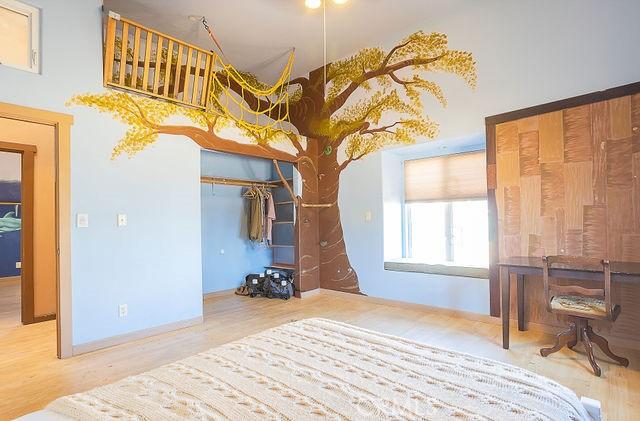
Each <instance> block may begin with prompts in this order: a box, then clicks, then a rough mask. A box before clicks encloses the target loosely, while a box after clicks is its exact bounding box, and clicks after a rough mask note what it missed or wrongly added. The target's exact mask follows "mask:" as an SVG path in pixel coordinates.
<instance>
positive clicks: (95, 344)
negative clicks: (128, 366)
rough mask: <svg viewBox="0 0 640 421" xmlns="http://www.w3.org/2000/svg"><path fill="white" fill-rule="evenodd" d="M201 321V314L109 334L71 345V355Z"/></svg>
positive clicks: (189, 325) (194, 324)
mask: <svg viewBox="0 0 640 421" xmlns="http://www.w3.org/2000/svg"><path fill="white" fill-rule="evenodd" d="M202 322H203V318H202V316H198V317H194V318H192V319H186V320H180V321H178V322H173V323H167V324H164V325H160V326H154V327H150V328H148V329H142V330H136V331H135V332H129V333H125V334H123V335H117V336H111V337H110V338H105V339H98V340H97V341H91V342H87V343H84V344H80V345H74V346H73V351H72V352H73V356H76V355H80V354H86V353H87V352H93V351H97V350H99V349H103V348H109V347H112V346H116V345H121V344H124V343H127V342H132V341H136V340H138V339H144V338H148V337H150V336H156V335H160V334H162V333H167V332H171V331H173V330H178V329H184V328H187V327H191V326H196V325H199V324H201V323H202Z"/></svg>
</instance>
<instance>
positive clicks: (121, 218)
mask: <svg viewBox="0 0 640 421" xmlns="http://www.w3.org/2000/svg"><path fill="white" fill-rule="evenodd" d="M118 226H119V227H126V226H127V214H125V213H119V214H118Z"/></svg>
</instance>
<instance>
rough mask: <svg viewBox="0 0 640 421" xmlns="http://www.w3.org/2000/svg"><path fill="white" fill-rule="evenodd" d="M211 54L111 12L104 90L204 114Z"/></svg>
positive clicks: (105, 59)
mask: <svg viewBox="0 0 640 421" xmlns="http://www.w3.org/2000/svg"><path fill="white" fill-rule="evenodd" d="M213 55H214V53H212V52H211V51H206V50H204V49H202V48H199V47H196V46H194V45H191V44H188V43H186V42H183V41H180V40H178V39H176V38H173V37H171V36H169V35H166V34H163V33H161V32H158V31H155V30H153V29H150V28H147V27H144V26H142V25H140V24H139V23H136V22H133V21H131V20H128V19H125V18H123V17H120V16H119V15H118V14H115V13H113V12H109V15H108V17H107V29H106V37H105V55H104V86H105V87H111V88H117V89H122V90H125V91H131V92H135V93H137V94H143V95H147V96H151V97H154V98H159V99H164V100H167V101H171V102H175V103H178V104H181V105H187V106H190V107H194V108H199V109H203V110H204V109H206V108H207V105H208V95H207V93H208V92H209V83H210V80H211V78H210V72H211V67H212V63H213V59H214V57H213Z"/></svg>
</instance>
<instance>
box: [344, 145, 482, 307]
mask: <svg viewBox="0 0 640 421" xmlns="http://www.w3.org/2000/svg"><path fill="white" fill-rule="evenodd" d="M484 142H485V140H484V136H482V135H474V136H470V137H466V138H460V139H450V140H441V141H432V142H427V143H422V144H419V145H414V146H409V147H403V148H397V149H391V150H387V151H384V152H377V153H374V154H372V155H370V156H368V157H366V158H364V159H363V160H361V161H357V162H355V163H352V164H351V165H350V166H349V167H348V168H347V170H346V171H345V172H344V173H343V174H342V178H341V184H340V214H341V216H342V226H343V229H344V237H345V241H346V244H347V253H348V255H349V259H350V260H351V264H352V265H353V267H354V269H355V270H356V272H357V273H358V279H359V280H360V288H361V290H362V291H363V292H364V293H365V294H368V295H371V296H374V297H382V298H387V299H391V300H399V301H407V302H412V303H419V304H425V305H429V306H437V307H445V308H453V309H458V310H463V311H469V312H475V313H483V314H488V312H489V281H488V280H487V279H474V278H463V277H457V276H443V275H431V274H421V273H408V272H393V271H388V270H385V269H384V261H385V260H391V259H395V258H400V257H402V236H401V234H402V232H403V226H402V224H403V221H402V214H403V210H402V207H403V202H404V199H403V189H404V187H403V174H402V171H403V165H402V163H403V161H404V160H407V159H416V158H424V157H429V156H436V155H444V154H450V153H458V152H466V151H473V150H481V149H484V147H485V143H484ZM362 180H368V182H369V185H368V188H362ZM367 211H371V213H372V220H371V221H369V222H367V221H365V213H366V212H367Z"/></svg>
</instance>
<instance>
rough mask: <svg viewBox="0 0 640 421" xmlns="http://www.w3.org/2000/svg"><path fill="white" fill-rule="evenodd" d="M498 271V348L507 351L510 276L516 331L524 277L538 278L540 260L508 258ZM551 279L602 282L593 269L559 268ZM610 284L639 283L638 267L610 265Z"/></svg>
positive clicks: (521, 326)
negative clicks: (499, 304)
mask: <svg viewBox="0 0 640 421" xmlns="http://www.w3.org/2000/svg"><path fill="white" fill-rule="evenodd" d="M498 266H499V267H500V287H501V291H502V347H503V348H504V349H509V309H510V307H511V282H510V280H511V275H514V276H516V285H517V287H516V298H517V302H518V330H520V331H523V330H525V328H524V277H525V276H528V275H537V276H540V277H541V276H542V258H540V257H508V258H505V259H503V260H501V261H500V262H499V263H498ZM549 276H550V277H552V278H567V279H582V280H595V281H601V280H602V271H601V270H596V269H593V268H579V267H575V266H573V267H572V266H570V265H560V266H558V267H554V268H553V269H550V270H549ZM611 282H612V283H614V284H615V283H616V282H635V283H640V263H634V262H613V261H612V262H611Z"/></svg>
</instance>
